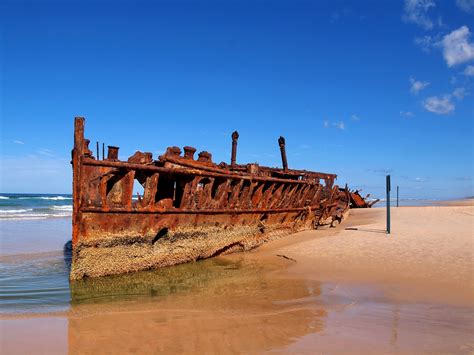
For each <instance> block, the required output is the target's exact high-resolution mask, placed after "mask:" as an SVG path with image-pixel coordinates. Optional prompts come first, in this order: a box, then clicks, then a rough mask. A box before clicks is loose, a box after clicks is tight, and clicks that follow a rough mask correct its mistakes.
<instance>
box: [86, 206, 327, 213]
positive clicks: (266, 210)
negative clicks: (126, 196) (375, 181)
mask: <svg viewBox="0 0 474 355" xmlns="http://www.w3.org/2000/svg"><path fill="white" fill-rule="evenodd" d="M317 207H319V206H317V205H315V206H305V207H292V208H250V209H240V208H239V209H236V208H232V209H227V208H214V209H202V210H201V209H191V208H190V209H162V210H160V209H153V210H145V209H143V210H139V209H135V210H128V209H125V208H120V209H118V208H114V209H109V210H107V211H104V210H102V209H101V208H99V207H83V208H81V212H84V213H131V214H150V213H156V214H240V213H242V214H251V213H279V212H300V211H305V210H307V209H308V208H310V209H313V208H317Z"/></svg>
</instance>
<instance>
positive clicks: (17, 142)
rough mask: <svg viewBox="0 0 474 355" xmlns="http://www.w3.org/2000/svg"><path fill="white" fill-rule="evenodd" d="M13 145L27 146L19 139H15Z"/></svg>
mask: <svg viewBox="0 0 474 355" xmlns="http://www.w3.org/2000/svg"><path fill="white" fill-rule="evenodd" d="M13 143H15V144H25V142H23V141H20V140H18V139H15V140H14V141H13Z"/></svg>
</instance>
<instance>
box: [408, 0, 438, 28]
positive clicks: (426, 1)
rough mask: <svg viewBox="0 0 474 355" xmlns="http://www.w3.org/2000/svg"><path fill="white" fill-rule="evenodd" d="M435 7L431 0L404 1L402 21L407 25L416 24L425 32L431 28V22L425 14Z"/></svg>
mask: <svg viewBox="0 0 474 355" xmlns="http://www.w3.org/2000/svg"><path fill="white" fill-rule="evenodd" d="M435 6H436V5H435V3H434V1H432V0H405V6H404V7H403V10H404V13H403V15H402V20H403V21H405V22H407V23H414V24H417V25H418V26H420V27H422V28H424V29H425V30H430V29H432V28H433V22H432V21H431V20H430V18H429V17H428V15H427V13H428V10H429V9H430V8H431V7H435Z"/></svg>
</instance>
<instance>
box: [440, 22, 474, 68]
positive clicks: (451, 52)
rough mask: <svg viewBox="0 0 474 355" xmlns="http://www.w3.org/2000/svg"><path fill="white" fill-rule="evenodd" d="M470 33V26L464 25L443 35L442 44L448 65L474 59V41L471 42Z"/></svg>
mask: <svg viewBox="0 0 474 355" xmlns="http://www.w3.org/2000/svg"><path fill="white" fill-rule="evenodd" d="M470 35H471V33H470V32H469V28H468V27H467V26H462V27H460V28H458V29H457V30H454V31H453V32H451V33H449V34H447V35H446V36H444V37H443V40H442V41H441V46H442V47H443V56H444V59H445V60H446V63H447V64H448V67H452V66H453V65H457V64H461V63H465V62H468V61H471V60H474V43H472V42H469V37H470Z"/></svg>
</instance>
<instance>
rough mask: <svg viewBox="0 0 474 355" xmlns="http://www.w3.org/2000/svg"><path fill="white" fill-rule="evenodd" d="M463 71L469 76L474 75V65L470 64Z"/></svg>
mask: <svg viewBox="0 0 474 355" xmlns="http://www.w3.org/2000/svg"><path fill="white" fill-rule="evenodd" d="M463 73H464V75H467V76H474V65H468V66H467V67H466V69H464V72H463Z"/></svg>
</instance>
